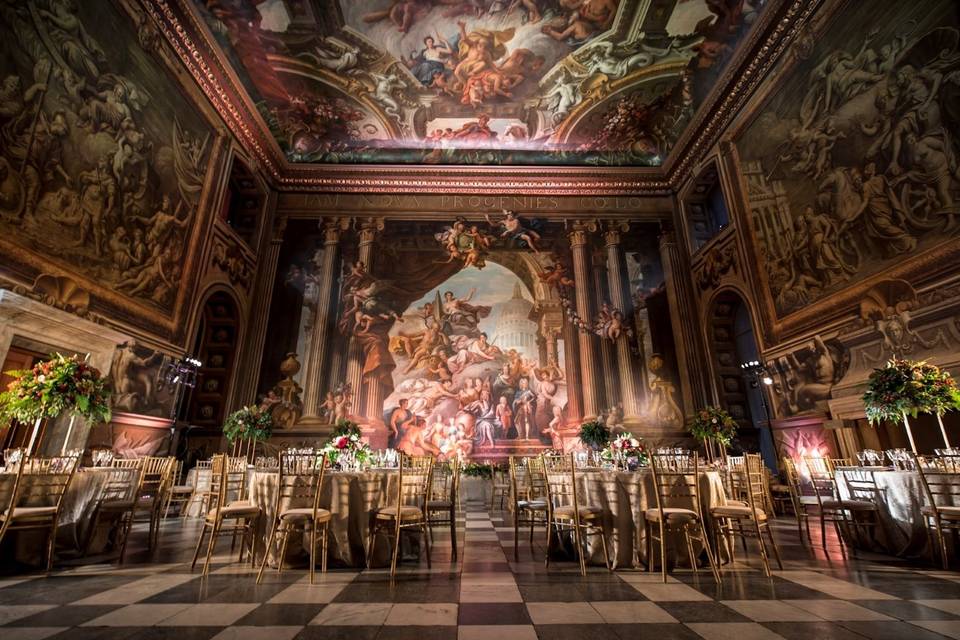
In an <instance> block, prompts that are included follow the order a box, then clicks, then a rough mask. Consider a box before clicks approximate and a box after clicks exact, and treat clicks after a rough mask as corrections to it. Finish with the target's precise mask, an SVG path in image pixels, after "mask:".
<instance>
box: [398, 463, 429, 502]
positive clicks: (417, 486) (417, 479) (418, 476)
mask: <svg viewBox="0 0 960 640" xmlns="http://www.w3.org/2000/svg"><path fill="white" fill-rule="evenodd" d="M433 464H434V458H433V456H411V455H407V454H405V453H403V452H402V451H401V452H400V461H399V466H398V468H397V475H398V478H397V494H396V496H397V497H396V503H395V504H396V506H397V510H398V512H399V509H400V507H402V506H413V507H417V508H419V509H421V510H423V511H424V512H426V508H427V500H428V497H429V495H430V487H431V483H432V482H433Z"/></svg>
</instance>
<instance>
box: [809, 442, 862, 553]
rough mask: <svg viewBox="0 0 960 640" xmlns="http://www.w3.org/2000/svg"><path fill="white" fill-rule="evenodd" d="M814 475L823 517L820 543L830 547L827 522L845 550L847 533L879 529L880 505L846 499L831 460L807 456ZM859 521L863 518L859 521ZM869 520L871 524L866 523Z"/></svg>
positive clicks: (811, 477)
mask: <svg viewBox="0 0 960 640" xmlns="http://www.w3.org/2000/svg"><path fill="white" fill-rule="evenodd" d="M803 462H804V465H805V466H806V467H807V471H808V473H809V474H810V483H811V484H812V485H813V490H814V495H815V496H816V499H817V510H818V515H819V516H820V543H821V545H822V546H823V548H824V549H826V547H827V523H828V522H832V523H833V527H834V530H835V531H836V532H837V539H838V540H839V541H840V545H841V547H843V546H844V545H845V544H846V540H845V539H844V537H843V536H844V533H847V534H848V535H849V533H850V532H851V527H854V526H856V527H862V526H871V527H873V526H876V524H877V523H878V522H879V513H878V510H877V505H876V504H875V503H873V502H871V501H869V500H857V499H850V498H848V499H843V498H842V497H841V495H840V487H839V485H838V484H837V472H836V468H835V466H834V464H833V461H832V460H831V459H830V458H816V457H804V459H803ZM858 518H859V519H858ZM865 518H869V521H865Z"/></svg>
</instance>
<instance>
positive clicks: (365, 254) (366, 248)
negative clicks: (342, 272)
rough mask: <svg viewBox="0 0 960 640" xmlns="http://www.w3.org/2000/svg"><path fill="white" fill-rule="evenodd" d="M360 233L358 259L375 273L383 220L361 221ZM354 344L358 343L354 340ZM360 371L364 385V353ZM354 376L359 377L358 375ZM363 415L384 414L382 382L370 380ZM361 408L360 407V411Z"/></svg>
mask: <svg viewBox="0 0 960 640" xmlns="http://www.w3.org/2000/svg"><path fill="white" fill-rule="evenodd" d="M359 229H360V233H359V239H360V243H359V245H358V246H359V250H358V251H357V256H358V259H359V260H360V261H361V262H363V264H364V265H366V267H367V273H371V274H372V273H373V272H374V255H375V252H374V247H375V246H376V242H377V234H378V233H380V232H381V231H383V218H364V219H363V220H361V221H360V228H359ZM352 342H356V340H355V339H354V340H353V341H352ZM360 356H361V357H360V371H359V380H360V384H363V360H362V353H361V354H360ZM350 362H354V359H353V358H351V359H350ZM354 375H357V374H356V373H355V374H354ZM353 388H354V389H356V390H357V391H355V392H354V397H355V398H360V397H361V395H360V393H359V389H360V388H361V387H353ZM363 391H364V393H363V396H362V397H363V399H364V400H363V414H362V415H365V416H366V417H367V418H368V419H371V420H380V419H382V418H381V414H382V413H383V400H384V388H383V385H382V384H381V383H380V380H368V381H367V384H366V387H365V388H364V389H363ZM359 408H360V407H358V409H359Z"/></svg>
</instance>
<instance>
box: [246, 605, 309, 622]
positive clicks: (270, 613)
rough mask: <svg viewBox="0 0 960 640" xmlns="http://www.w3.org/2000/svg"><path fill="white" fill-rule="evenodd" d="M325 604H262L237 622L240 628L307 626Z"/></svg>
mask: <svg viewBox="0 0 960 640" xmlns="http://www.w3.org/2000/svg"><path fill="white" fill-rule="evenodd" d="M325 606H326V605H323V604H262V605H260V606H259V607H257V608H256V609H254V610H253V611H251V612H250V613H248V614H247V615H245V616H243V617H242V618H240V619H239V620H237V621H236V622H235V623H234V625H235V626H238V627H289V626H296V625H306V624H308V623H309V622H310V621H311V620H313V619H314V618H316V617H317V614H318V613H320V610H321V609H323V608H324V607H325Z"/></svg>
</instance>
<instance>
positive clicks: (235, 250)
mask: <svg viewBox="0 0 960 640" xmlns="http://www.w3.org/2000/svg"><path fill="white" fill-rule="evenodd" d="M211 262H212V263H213V266H215V267H217V268H218V269H220V271H222V272H223V273H224V274H226V276H227V278H228V279H229V280H230V284H232V285H235V286H240V287H242V288H243V289H244V290H245V291H250V287H251V286H252V284H253V274H254V272H255V271H256V269H255V267H254V263H253V260H251V259H250V257H249V256H247V255H246V254H245V253H244V252H243V251H242V250H241V249H240V247H239V246H238V245H237V243H235V242H228V241H226V240H224V239H223V238H217V239H216V241H215V242H214V245H213V254H212V258H211Z"/></svg>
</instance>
